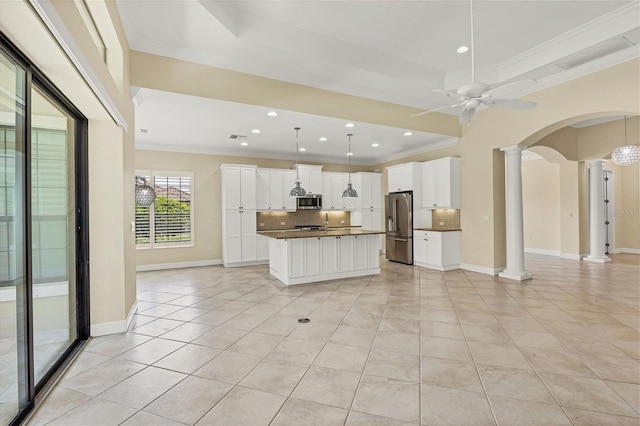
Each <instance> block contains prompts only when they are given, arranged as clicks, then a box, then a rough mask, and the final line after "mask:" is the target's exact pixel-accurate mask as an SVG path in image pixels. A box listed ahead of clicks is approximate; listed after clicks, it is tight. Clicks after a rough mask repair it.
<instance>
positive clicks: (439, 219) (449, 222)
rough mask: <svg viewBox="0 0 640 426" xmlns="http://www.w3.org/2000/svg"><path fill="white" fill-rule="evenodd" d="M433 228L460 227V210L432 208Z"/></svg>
mask: <svg viewBox="0 0 640 426" xmlns="http://www.w3.org/2000/svg"><path fill="white" fill-rule="evenodd" d="M431 228H432V229H435V230H437V229H460V210H457V209H437V210H431Z"/></svg>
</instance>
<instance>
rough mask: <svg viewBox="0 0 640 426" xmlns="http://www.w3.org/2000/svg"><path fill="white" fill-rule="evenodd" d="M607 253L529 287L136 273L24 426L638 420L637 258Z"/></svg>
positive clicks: (433, 275) (257, 270)
mask: <svg viewBox="0 0 640 426" xmlns="http://www.w3.org/2000/svg"><path fill="white" fill-rule="evenodd" d="M613 259H614V260H613V262H612V263H610V264H604V265H601V264H588V263H584V262H579V261H571V260H560V259H557V258H553V257H545V256H527V267H528V269H529V270H530V271H532V272H533V273H534V277H535V278H534V279H533V280H531V281H528V282H525V283H517V282H513V281H505V280H501V279H498V278H495V277H490V276H486V275H481V274H477V273H471V272H466V271H461V270H459V271H452V272H446V273H441V272H437V271H432V270H429V269H423V268H418V267H411V266H406V265H401V264H396V263H391V262H387V261H383V262H382V270H383V272H382V274H381V275H379V276H373V277H365V278H359V279H349V280H342V281H331V282H325V283H316V284H312V285H303V286H294V287H285V286H283V285H281V284H280V283H279V282H278V281H275V280H273V279H272V278H271V277H270V276H269V274H268V269H267V267H266V266H258V267H247V268H234V269H224V268H222V267H203V268H194V269H182V270H171V271H159V272H145V273H139V274H138V300H139V309H138V314H137V315H136V316H135V319H134V321H133V323H132V325H131V329H130V330H129V332H128V333H123V334H119V335H113V336H105V337H99V338H94V339H92V340H91V341H90V342H89V343H88V344H87V346H86V347H85V349H84V350H83V352H82V353H81V354H80V355H79V357H78V358H77V359H76V360H75V361H74V363H73V364H72V366H71V367H70V369H69V370H68V371H67V372H66V373H65V375H64V377H63V378H62V379H61V381H60V382H59V383H58V385H57V386H56V387H55V388H54V389H53V391H52V392H51V394H50V395H49V396H48V397H47V399H46V400H45V401H44V403H43V404H42V406H41V408H40V409H39V410H38V411H37V412H36V413H35V415H34V416H32V418H31V419H30V421H29V424H32V425H39V424H54V425H55V424H59V425H90V424H104V425H118V424H123V425H178V424H187V425H193V424H197V425H218V424H219V425H242V424H248V425H268V424H271V425H306V424H317V425H334V424H335V425H343V424H346V425H418V424H422V425H447V424H450V425H461V424H473V425H482V424H500V425H513V424H544V425H550V424H575V425H588V424H593V425H604V424H616V425H626V424H629V425H638V424H640V363H639V360H640V282H639V277H640V257H639V256H637V255H616V256H613ZM300 317H308V318H310V319H311V322H309V323H307V324H298V323H297V319H298V318H300Z"/></svg>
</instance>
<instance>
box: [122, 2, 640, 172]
mask: <svg viewBox="0 0 640 426" xmlns="http://www.w3.org/2000/svg"><path fill="white" fill-rule="evenodd" d="M117 5H118V9H119V11H120V14H121V17H122V20H123V24H124V27H125V31H126V34H127V38H128V41H129V46H130V47H131V48H132V49H133V50H138V51H143V52H148V53H153V54H157V55H162V56H167V57H173V58H177V59H182V60H187V61H191V62H196V63H201V64H206V65H210V66H216V67H221V68H226V69H231V70H235V71H241V72H245V73H250V74H255V75H260V76H264V77H269V78H274V79H278V80H283V81H289V82H294V83H298V84H304V85H308V86H313V87H317V88H321V89H326V90H332V91H336V92H341V93H347V94H351V95H356V96H361V97H365V98H370V99H376V100H381V101H386V102H392V103H397V104H401V105H406V106H412V107H416V108H422V109H431V108H438V107H442V106H445V105H447V104H449V102H450V99H449V98H447V97H445V96H444V95H443V94H440V93H437V92H434V91H433V89H438V88H447V89H452V88H456V87H458V86H460V85H462V84H464V83H468V82H470V80H471V76H470V71H469V68H470V62H471V57H470V54H469V53H466V54H458V53H456V51H455V50H456V48H457V47H458V46H459V45H460V44H469V43H470V16H469V2H467V1H207V0H184V1H158V0H117ZM474 8H475V12H474V19H475V31H474V36H475V59H476V80H478V81H483V82H486V83H488V84H491V85H499V84H502V83H505V82H509V81H514V80H520V79H524V78H533V79H535V80H536V81H537V84H534V85H533V86H531V87H529V88H527V89H526V92H525V91H524V90H522V91H521V92H519V93H518V92H514V93H506V94H505V96H509V97H520V96H522V95H525V94H527V93H532V92H534V91H537V90H541V89H543V88H546V87H549V86H552V85H555V84H559V83H561V82H564V81H566V80H569V79H571V78H576V77H579V76H581V75H584V74H586V73H589V72H593V71H595V70H597V69H602V68H604V67H607V66H611V65H613V64H615V63H620V62H623V61H625V60H628V59H631V58H632V57H637V56H639V53H638V52H639V45H638V43H639V42H640V35H639V34H640V30H639V28H640V8H639V6H638V2H637V1H592V0H585V1H582V0H570V1H558V0H538V1H523V0H510V1H484V0H476V1H475V2H474ZM142 94H143V95H144V96H143V97H144V98H145V101H144V103H142V104H140V106H138V107H137V109H136V125H137V127H138V129H140V128H148V129H149V133H147V134H145V135H142V134H140V133H138V134H137V135H139V136H140V137H137V142H139V144H141V146H142V145H144V146H147V147H151V146H152V145H153V144H155V145H157V147H159V146H165V147H166V149H178V148H180V149H182V150H192V151H198V150H200V151H202V150H208V152H213V151H215V150H218V151H225V150H228V149H229V140H228V137H229V133H230V132H238V133H240V132H246V130H243V129H248V130H251V129H252V128H254V127H258V128H259V126H260V125H265V126H268V127H265V130H266V131H263V132H262V133H261V134H260V135H259V136H260V139H258V138H256V137H254V136H253V135H251V134H249V135H248V136H249V140H248V142H250V143H251V144H250V145H249V147H247V148H250V149H246V150H245V151H251V152H250V155H256V156H271V157H273V156H277V157H278V158H282V157H283V156H285V155H286V154H287V153H289V152H291V151H292V146H293V145H291V143H292V137H291V136H292V133H293V131H292V130H291V129H290V128H292V127H293V126H296V125H297V126H300V127H301V128H302V129H303V130H302V131H301V133H300V134H301V140H303V138H306V137H309V138H313V137H315V136H316V135H315V134H314V132H315V129H319V130H317V131H318V132H320V131H324V132H330V133H331V134H332V135H334V136H332V138H331V139H332V140H333V138H336V139H339V138H340V137H342V138H343V139H345V140H346V136H344V135H343V133H344V134H346V132H345V130H346V129H345V128H344V125H343V123H342V122H341V120H335V119H327V118H326V117H316V116H310V115H305V114H293V113H286V114H284V112H281V115H280V117H278V119H279V120H281V121H279V122H278V123H279V124H277V125H274V124H273V122H269V121H267V122H263V121H261V120H262V119H264V117H263V115H264V112H265V111H264V108H262V107H252V106H246V105H244V106H239V105H236V104H231V105H226V106H225V103H221V102H220V101H208V100H203V99H198V98H194V97H187V96H183V95H175V94H162V93H157V92H152V91H148V90H146V89H143V91H142ZM176 104H180V105H181V106H182V108H181V109H176V108H173V109H172V105H176ZM231 111H234V113H232V112H231ZM279 112H280V111H279ZM443 112H451V113H456V112H457V111H456V110H449V111H447V110H445V111H443ZM522 113H526V112H522ZM172 114H173V115H172ZM234 114H236V115H234ZM169 117H172V120H168V118H169ZM194 117H201V118H202V120H197V119H194ZM217 117H224V118H225V120H226V121H225V122H222V120H219V119H218V118H217ZM294 118H295V120H294ZM251 120H254V121H251ZM286 120H289V121H286ZM187 122H188V123H189V126H186V125H182V124H180V123H187ZM169 123H174V126H175V128H173V130H172V129H170V128H169V127H171V126H170V124H169ZM262 123H264V124H262ZM331 126H335V127H331ZM267 128H268V129H274V132H273V133H270V131H271V130H267ZM234 129H235V130H234ZM276 129H277V130H276ZM261 130H262V129H261ZM403 130H404V129H399V130H398V129H396V130H392V129H387V130H386V131H383V129H382V128H381V127H380V126H372V125H364V124H363V125H360V124H359V125H358V126H357V127H356V128H354V129H353V133H354V135H356V136H354V138H353V141H354V143H355V142H356V141H358V143H362V144H363V145H366V144H369V145H370V143H371V141H372V140H373V138H374V137H375V136H376V135H377V137H378V139H380V140H381V142H380V143H381V148H383V149H378V150H375V151H374V150H370V151H369V152H363V153H362V154H361V157H360V159H359V161H360V162H362V163H370V162H376V161H379V160H381V159H385V158H387V157H388V156H389V155H395V154H397V153H399V152H402V151H406V152H408V151H411V150H415V149H417V148H418V145H420V144H424V143H428V142H436V141H439V140H441V139H442V137H441V136H435V135H431V136H429V135H427V134H419V135H414V136H417V137H415V138H414V140H415V141H418V139H419V138H421V140H419V141H418V142H413V141H411V142H407V141H406V138H405V139H402V138H400V139H397V138H396V137H395V136H394V135H396V134H400V135H401V134H402V133H401V132H400V131H403ZM287 132H289V133H290V135H287V134H286V133H287ZM414 133H417V132H414ZM363 141H366V142H363ZM169 145H171V146H172V147H171V148H169V147H168V146H169ZM328 146H329V149H322V150H321V151H322V153H323V154H320V153H319V155H322V156H323V159H324V160H325V161H330V160H332V159H333V160H332V161H342V160H344V155H343V154H342V153H343V152H344V151H345V150H344V149H339V147H338V146H333V145H328ZM356 146H358V145H356ZM236 148H237V147H236ZM342 148H344V147H342ZM423 148H425V147H424V146H423ZM354 150H355V149H354ZM356 155H358V154H356ZM354 161H356V158H355V157H354Z"/></svg>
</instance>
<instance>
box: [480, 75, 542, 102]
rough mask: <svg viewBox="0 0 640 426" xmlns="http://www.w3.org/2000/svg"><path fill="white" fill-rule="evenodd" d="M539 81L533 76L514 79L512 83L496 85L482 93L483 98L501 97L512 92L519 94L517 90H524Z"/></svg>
mask: <svg viewBox="0 0 640 426" xmlns="http://www.w3.org/2000/svg"><path fill="white" fill-rule="evenodd" d="M537 83H538V82H537V81H536V80H533V79H531V78H527V79H525V80H518V81H513V82H511V83H507V84H503V85H502V86H498V87H494V88H493V89H491V90H488V91H486V92H485V93H484V94H483V95H482V98H483V99H487V98H499V97H502V96H507V95H511V94H512V93H516V94H517V92H519V91H520V90H524V89H526V88H527V87H531V86H533V85H534V84H537Z"/></svg>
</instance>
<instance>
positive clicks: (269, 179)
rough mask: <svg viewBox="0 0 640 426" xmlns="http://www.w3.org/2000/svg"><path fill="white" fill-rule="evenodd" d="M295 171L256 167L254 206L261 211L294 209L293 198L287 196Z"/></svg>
mask: <svg viewBox="0 0 640 426" xmlns="http://www.w3.org/2000/svg"><path fill="white" fill-rule="evenodd" d="M294 181H295V172H294V171H291V170H280V169H258V170H257V172H256V207H257V209H258V210H261V211H283V210H290V211H295V210H296V200H295V198H292V197H289V191H291V188H293V185H294Z"/></svg>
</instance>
